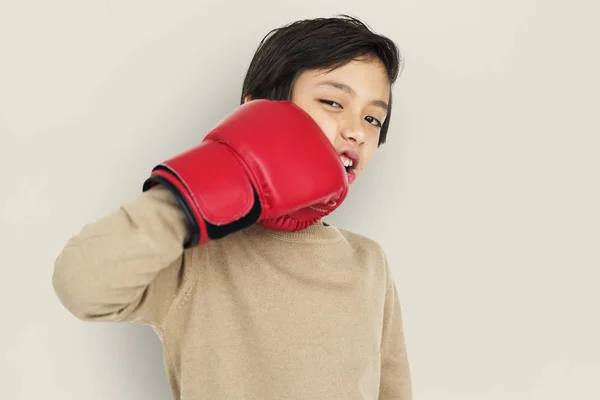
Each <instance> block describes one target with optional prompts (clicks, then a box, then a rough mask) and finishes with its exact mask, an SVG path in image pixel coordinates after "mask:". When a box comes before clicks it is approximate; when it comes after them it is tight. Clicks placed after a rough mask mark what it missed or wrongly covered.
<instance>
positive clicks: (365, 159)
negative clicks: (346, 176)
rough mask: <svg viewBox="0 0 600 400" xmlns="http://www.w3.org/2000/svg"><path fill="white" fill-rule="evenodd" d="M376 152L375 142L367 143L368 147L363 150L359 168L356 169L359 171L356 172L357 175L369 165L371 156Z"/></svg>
mask: <svg viewBox="0 0 600 400" xmlns="http://www.w3.org/2000/svg"><path fill="white" fill-rule="evenodd" d="M376 150H377V142H375V143H369V144H368V146H367V147H365V148H364V149H363V152H362V155H361V157H362V158H361V161H360V167H359V168H358V169H359V171H357V172H358V173H361V172H362V170H364V169H365V168H366V167H367V166H368V165H369V161H371V158H372V157H373V155H375V151H376Z"/></svg>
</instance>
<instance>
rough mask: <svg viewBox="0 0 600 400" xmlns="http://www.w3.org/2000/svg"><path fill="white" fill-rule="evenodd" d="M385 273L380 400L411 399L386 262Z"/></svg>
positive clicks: (399, 316)
mask: <svg viewBox="0 0 600 400" xmlns="http://www.w3.org/2000/svg"><path fill="white" fill-rule="evenodd" d="M386 273H387V282H386V295H385V303H384V320H383V333H382V340H381V384H380V390H379V400H412V383H411V375H410V367H409V362H408V357H407V352H406V344H405V339H404V328H403V322H402V312H401V309H400V299H399V296H398V291H397V289H396V285H395V282H394V279H393V277H392V274H391V271H390V270H389V268H388V266H387V263H386Z"/></svg>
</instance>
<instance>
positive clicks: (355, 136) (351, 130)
mask: <svg viewBox="0 0 600 400" xmlns="http://www.w3.org/2000/svg"><path fill="white" fill-rule="evenodd" d="M341 134H342V137H343V138H344V139H346V140H347V141H348V142H351V143H353V144H356V145H361V144H363V143H364V141H365V132H364V130H363V127H362V121H359V122H356V121H353V120H352V121H351V120H347V121H344V123H343V125H342V127H341Z"/></svg>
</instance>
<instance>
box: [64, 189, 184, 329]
mask: <svg viewBox="0 0 600 400" xmlns="http://www.w3.org/2000/svg"><path fill="white" fill-rule="evenodd" d="M186 234H187V226H186V220H185V216H184V214H183V212H182V211H181V209H180V208H179V206H178V204H177V203H176V201H175V200H174V198H173V197H172V195H171V194H170V193H169V192H168V191H167V190H165V189H163V188H161V187H158V188H156V189H153V190H151V191H149V192H146V193H143V194H142V195H140V196H139V197H137V198H136V199H134V200H132V201H130V202H127V203H125V204H123V205H122V206H121V207H120V208H119V210H117V211H115V212H114V213H112V214H110V215H108V216H105V217H103V218H101V219H99V220H98V221H96V222H93V223H90V224H87V225H85V226H84V227H83V229H82V230H81V232H79V234H77V235H76V236H74V237H72V238H70V239H69V240H68V242H67V244H66V246H65V247H64V249H63V250H62V252H61V253H60V254H59V255H58V257H57V259H56V261H55V265H54V273H53V277H52V284H53V287H54V290H55V292H56V294H57V296H58V298H59V299H60V301H61V303H62V304H63V305H64V306H65V307H66V308H67V310H69V311H70V312H71V313H72V314H74V315H75V316H77V317H78V318H80V319H83V320H100V321H111V320H124V319H127V318H128V315H127V314H128V313H129V312H131V311H132V310H133V309H135V307H136V303H138V302H139V301H140V300H141V298H142V297H143V296H142V295H143V294H144V291H145V290H146V289H147V287H148V285H149V284H150V283H151V282H152V281H153V280H154V279H155V278H156V276H157V275H158V274H159V273H160V272H161V271H163V270H164V269H166V268H167V267H169V266H171V265H173V264H174V263H177V262H178V260H180V258H181V255H182V253H183V242H184V240H185V237H186Z"/></svg>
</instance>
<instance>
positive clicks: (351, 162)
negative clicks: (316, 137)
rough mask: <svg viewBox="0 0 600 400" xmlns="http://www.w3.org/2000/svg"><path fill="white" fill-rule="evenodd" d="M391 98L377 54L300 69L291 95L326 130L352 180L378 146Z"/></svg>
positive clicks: (386, 79)
mask: <svg viewBox="0 0 600 400" xmlns="http://www.w3.org/2000/svg"><path fill="white" fill-rule="evenodd" d="M389 98H390V82H389V80H388V77H387V73H386V70H385V68H384V66H383V64H382V63H381V61H379V60H378V59H376V58H373V59H369V60H364V61H352V62H350V63H348V64H346V65H344V66H343V67H340V68H337V69H335V70H333V71H330V72H327V71H315V70H308V71H305V72H303V73H301V74H300V75H299V76H298V77H297V79H296V81H295V82H294V85H293V87H292V97H291V100H292V101H293V102H294V103H296V104H297V105H298V106H299V107H301V108H302V109H304V110H305V111H306V112H307V113H308V114H309V115H310V116H311V117H312V118H313V119H314V120H315V121H316V122H317V124H318V125H319V126H320V127H321V129H322V130H323V131H324V132H325V135H326V136H327V138H328V139H329V141H330V142H331V143H332V144H333V146H334V147H335V148H336V150H337V151H338V153H339V154H340V160H341V161H342V162H343V163H344V165H345V166H346V167H347V168H346V170H347V171H348V180H349V183H350V184H352V182H353V181H354V179H356V177H357V176H358V175H360V173H361V172H362V171H363V170H364V169H365V167H366V166H367V164H368V163H369V160H370V159H371V157H372V156H373V154H374V153H375V150H376V149H377V145H378V143H379V132H380V130H381V126H382V125H383V123H384V121H385V118H386V116H387V104H388V100H389Z"/></svg>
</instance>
